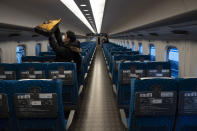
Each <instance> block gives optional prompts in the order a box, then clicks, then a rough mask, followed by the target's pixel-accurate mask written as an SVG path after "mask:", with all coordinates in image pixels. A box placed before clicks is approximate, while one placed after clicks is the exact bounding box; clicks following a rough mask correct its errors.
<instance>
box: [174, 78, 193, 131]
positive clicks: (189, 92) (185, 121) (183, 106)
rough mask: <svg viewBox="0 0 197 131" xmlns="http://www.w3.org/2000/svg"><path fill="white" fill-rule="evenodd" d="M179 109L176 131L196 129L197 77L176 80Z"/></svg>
mask: <svg viewBox="0 0 197 131" xmlns="http://www.w3.org/2000/svg"><path fill="white" fill-rule="evenodd" d="M178 85H179V109H178V120H177V125H176V130H177V131H196V129H197V124H196V122H197V78H185V79H179V80H178Z"/></svg>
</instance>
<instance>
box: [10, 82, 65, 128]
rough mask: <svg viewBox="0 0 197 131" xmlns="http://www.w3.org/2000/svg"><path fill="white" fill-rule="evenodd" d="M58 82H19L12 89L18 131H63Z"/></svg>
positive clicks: (63, 123) (63, 122)
mask: <svg viewBox="0 0 197 131" xmlns="http://www.w3.org/2000/svg"><path fill="white" fill-rule="evenodd" d="M61 89H62V83H61V81H60V80H57V81H53V80H21V81H17V82H16V84H15V87H14V88H13V100H14V110H15V117H16V123H17V129H18V130H19V131H33V130H36V131H45V130H47V131H63V130H65V119H64V111H63V105H62V95H61V93H62V92H61Z"/></svg>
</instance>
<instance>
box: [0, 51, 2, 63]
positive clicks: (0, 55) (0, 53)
mask: <svg viewBox="0 0 197 131" xmlns="http://www.w3.org/2000/svg"><path fill="white" fill-rule="evenodd" d="M0 63H2V50H1V48H0Z"/></svg>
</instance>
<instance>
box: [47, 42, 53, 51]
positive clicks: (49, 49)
mask: <svg viewBox="0 0 197 131" xmlns="http://www.w3.org/2000/svg"><path fill="white" fill-rule="evenodd" d="M47 50H48V52H51V51H52V48H51V46H50V44H48V45H47Z"/></svg>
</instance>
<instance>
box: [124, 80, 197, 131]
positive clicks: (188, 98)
mask: <svg viewBox="0 0 197 131" xmlns="http://www.w3.org/2000/svg"><path fill="white" fill-rule="evenodd" d="M196 85H197V78H179V79H172V78H141V79H140V80H136V78H131V102H130V111H129V118H128V119H127V124H128V125H129V126H128V127H129V131H134V130H135V131H139V130H140V131H196V129H197V123H196V121H197V89H196Z"/></svg>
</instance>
